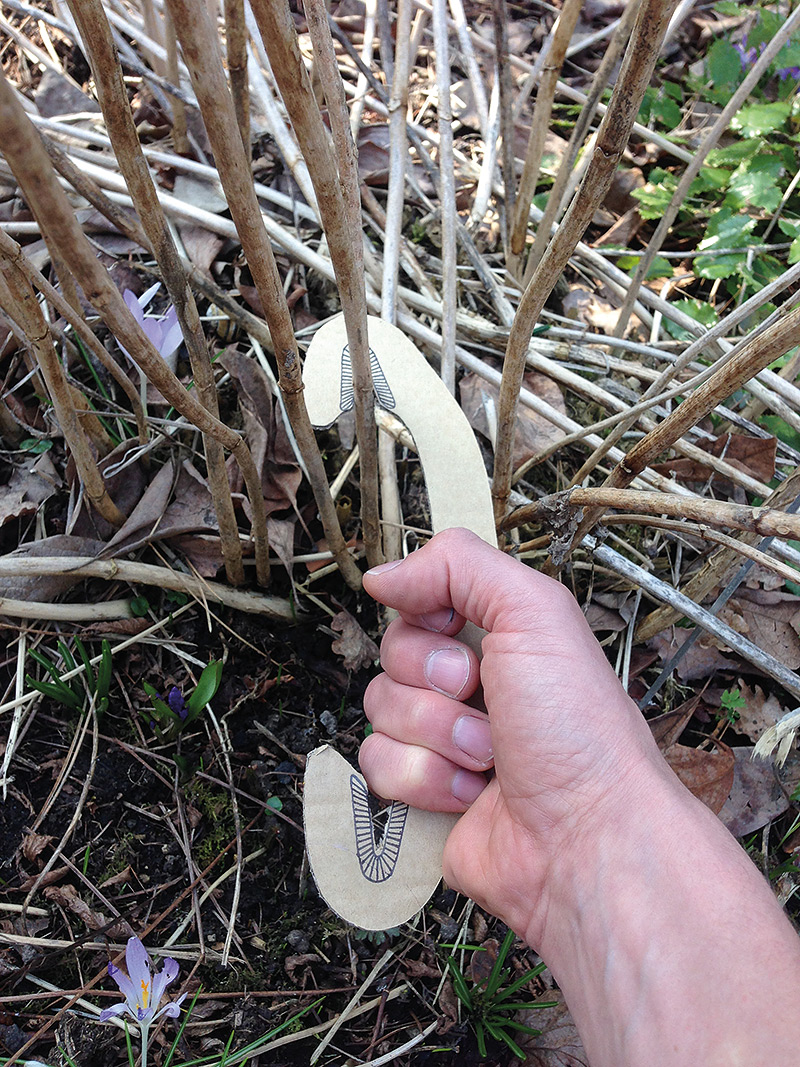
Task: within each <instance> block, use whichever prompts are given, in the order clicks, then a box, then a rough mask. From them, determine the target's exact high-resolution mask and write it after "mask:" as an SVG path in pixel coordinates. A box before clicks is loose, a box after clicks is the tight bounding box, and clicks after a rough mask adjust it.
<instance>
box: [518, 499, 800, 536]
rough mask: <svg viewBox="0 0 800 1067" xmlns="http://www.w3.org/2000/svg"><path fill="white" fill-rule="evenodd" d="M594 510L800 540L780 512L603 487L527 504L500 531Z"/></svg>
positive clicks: (796, 519) (797, 526) (796, 527)
mask: <svg viewBox="0 0 800 1067" xmlns="http://www.w3.org/2000/svg"><path fill="white" fill-rule="evenodd" d="M593 507H600V508H614V509H615V510H617V511H640V512H644V513H645V514H651V515H665V516H667V517H669V518H684V519H691V520H693V521H694V522H700V523H706V524H708V525H710V526H720V527H723V528H727V529H730V530H744V531H746V532H748V533H754V534H758V535H759V536H760V537H793V538H795V539H798V538H800V516H798V515H792V514H789V513H787V512H785V511H779V510H778V509H777V508H765V507H748V506H747V505H746V504H731V503H729V502H728V501H725V500H701V499H698V498H692V497H680V498H676V497H674V496H669V495H667V494H666V493H646V492H641V491H637V490H633V489H611V488H606V487H603V486H600V487H597V488H588V489H581V488H577V487H576V488H573V489H567V490H565V491H564V492H563V493H553V494H552V495H551V496H546V497H542V499H541V500H538V501H536V502H535V503H533V504H525V505H523V506H522V507H520V508H516V509H515V510H514V511H512V512H511V514H510V515H508V516H506V518H505V520H504V521H503V522H502V523H501V525H500V529H501V530H512V529H513V528H514V527H515V526H522V525H523V524H528V523H536V522H543V521H546V519H547V516H548V515H552V514H553V510H554V509H559V510H560V509H562V508H563V509H569V508H593Z"/></svg>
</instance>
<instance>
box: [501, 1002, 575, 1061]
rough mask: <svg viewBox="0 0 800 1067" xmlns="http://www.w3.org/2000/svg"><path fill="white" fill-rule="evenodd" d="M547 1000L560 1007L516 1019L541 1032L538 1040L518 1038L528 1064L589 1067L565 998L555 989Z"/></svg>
mask: <svg viewBox="0 0 800 1067" xmlns="http://www.w3.org/2000/svg"><path fill="white" fill-rule="evenodd" d="M544 999H545V1000H546V1001H553V1000H554V1001H557V1003H556V1005H555V1007H553V1008H540V1009H533V1010H530V1011H523V1012H520V1013H519V1015H518V1016H517V1018H518V1019H519V1021H520V1022H521V1023H522V1024H523V1025H524V1026H530V1027H532V1028H533V1029H536V1030H541V1034H540V1035H539V1037H532V1036H528V1035H525V1034H520V1035H519V1037H517V1038H516V1040H517V1043H518V1044H519V1046H520V1048H521V1049H522V1050H523V1052H524V1053H525V1063H526V1064H527V1065H528V1067H590V1065H589V1059H588V1057H587V1055H586V1052H585V1050H584V1047H583V1042H582V1041H581V1039H580V1036H579V1034H578V1030H577V1027H576V1026H575V1023H574V1022H573V1021H572V1016H571V1015H570V1013H569V1008H568V1007H567V1003H566V1001H565V1000H564V996H563V994H562V993H561V992H560V991H559V990H557V989H555V990H553V991H552V992H548V993H547V994H546V995H545V998H544Z"/></svg>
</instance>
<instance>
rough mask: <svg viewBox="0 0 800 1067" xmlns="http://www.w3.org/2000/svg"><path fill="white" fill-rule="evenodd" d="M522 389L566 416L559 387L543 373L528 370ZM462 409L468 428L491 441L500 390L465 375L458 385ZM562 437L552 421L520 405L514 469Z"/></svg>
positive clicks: (490, 384)
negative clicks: (468, 424) (470, 427)
mask: <svg viewBox="0 0 800 1067" xmlns="http://www.w3.org/2000/svg"><path fill="white" fill-rule="evenodd" d="M523 386H524V388H526V389H529V390H530V391H531V392H532V393H534V394H535V395H536V396H538V397H540V398H541V399H542V400H545V401H546V402H547V403H548V404H549V405H550V406H551V407H552V408H554V409H555V410H556V411H558V412H560V413H561V414H562V415H565V414H566V411H567V409H566V405H565V403H564V397H563V395H562V393H561V390H560V388H559V387H558V385H557V384H556V383H555V382H554V381H553V380H552V379H551V378H548V377H547V376H546V375H544V374H538V373H537V372H536V371H528V373H527V374H526V375H525V378H524V380H523ZM459 392H460V396H461V410H462V411H463V412H464V414H465V415H466V416H467V419H468V420H469V423H470V426H472V428H473V430H476V431H477V432H478V433H479V434H481V435H482V436H483V437H488V438H489V439H490V440H491V439H492V438H493V436H494V435H493V433H490V431H489V427H490V424H492V425H494V424H496V416H497V409H498V404H499V396H500V390H499V388H498V386H496V385H495V384H494V383H493V382H487V381H486V380H485V379H483V378H480V377H478V375H477V374H467V375H465V377H464V378H462V379H461V382H460V383H459ZM563 436H564V432H563V430H559V428H558V427H557V426H554V425H553V424H552V422H548V420H547V419H546V418H544V416H543V415H538V414H537V413H536V412H535V411H531V409H530V408H526V407H522V406H521V405H520V407H519V409H518V413H517V429H516V432H515V434H514V466H515V467H518V466H519V465H520V464H521V463H524V462H525V461H526V460H528V459H530V458H531V456H535V455H536V453H537V452H541V451H542V449H543V448H547V447H548V445H551V444H555V443H556V441H560V440H561V438H562V437H563Z"/></svg>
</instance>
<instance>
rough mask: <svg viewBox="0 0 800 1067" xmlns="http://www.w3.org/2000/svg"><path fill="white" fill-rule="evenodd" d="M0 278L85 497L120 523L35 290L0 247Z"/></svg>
mask: <svg viewBox="0 0 800 1067" xmlns="http://www.w3.org/2000/svg"><path fill="white" fill-rule="evenodd" d="M0 278H2V282H3V285H2V289H0V302H2V305H3V307H4V310H5V311H6V312H7V314H8V315H10V316H11V318H13V319H14V321H15V322H16V323H17V325H18V326H19V328H20V329H21V330H23V331H24V333H25V336H26V338H27V342H28V346H29V348H30V351H31V353H32V355H33V358H34V360H35V361H36V364H37V366H38V368H39V370H40V371H41V373H42V376H43V378H44V380H45V383H46V385H47V391H48V393H49V394H50V399H51V400H52V402H53V408H54V409H55V413H56V419H57V422H58V425H59V427H60V429H61V432H62V433H63V434H64V440H65V441H66V443H67V447H68V448H69V450H70V453H71V454H72V458H73V459H74V460H75V466H76V467H77V469H78V474H79V476H80V479H81V481H82V482H83V488H84V492H85V494H86V498H87V500H89V502H90V503H91V505H92V506H93V507H94V508H95V509H96V511H97V512H98V514H99V515H102V517H103V518H104V519H105V520H106V522H110V523H111V525H112V526H117V527H119V526H122V524H123V522H124V521H125V516H124V515H123V514H122V512H121V511H120V510H119V508H118V507H117V505H116V504H115V503H114V501H113V500H112V499H111V497H110V496H109V495H108V491H107V489H106V486H105V482H104V481H103V476H102V474H101V473H100V471H99V469H98V467H97V461H96V460H95V457H94V455H93V454H92V451H91V449H90V447H89V442H88V441H87V439H86V436H85V435H84V432H83V430H82V429H81V425H80V421H79V419H78V414H77V412H76V410H75V405H74V403H73V395H72V391H71V388H70V385H69V382H68V381H67V376H66V374H65V373H64V368H63V366H62V365H61V360H60V359H59V358H58V354H57V352H56V350H55V348H54V347H53V341H52V338H51V337H50V330H49V328H48V325H47V323H46V322H45V319H44V315H43V314H42V309H41V308H40V307H39V302H38V300H37V299H36V294H35V293H34V291H33V289H32V288H31V286H30V283H29V281H28V279H27V278H26V277H25V275H24V274H23V273H22V271H21V270H20V268H19V266H18V264H17V262H16V261H15V260H13V259H9V258H7V257H6V255H5V252H4V251H3V250H0Z"/></svg>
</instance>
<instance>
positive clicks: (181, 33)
mask: <svg viewBox="0 0 800 1067" xmlns="http://www.w3.org/2000/svg"><path fill="white" fill-rule="evenodd" d="M168 8H169V11H170V14H171V16H172V20H173V22H174V24H175V27H176V30H177V33H178V38H179V40H180V42H181V47H182V49H183V54H184V58H185V59H186V62H187V65H188V66H189V69H190V73H191V79H192V87H193V89H194V92H195V95H196V97H197V100H198V103H199V105H200V110H201V113H202V115H203V121H204V122H205V126H206V131H207V133H208V137H209V140H210V142H211V145H212V148H213V151H214V157H215V159H216V162H217V166H218V168H219V176H220V180H221V182H222V186H223V189H224V190H225V197H226V199H227V201H228V206H229V207H230V210H231V215H232V216H233V220H234V223H235V225H236V231H237V234H238V237H239V240H240V241H241V244H242V250H243V251H244V254H245V256H246V258H247V262H248V265H249V267H250V270H251V273H252V275H253V281H254V283H255V286H256V289H257V290H258V293H259V296H260V297H261V304H262V307H263V308H264V313H265V317H266V319H267V325H268V327H269V331H270V335H271V337H272V345H273V349H274V351H275V356H276V359H277V364H278V375H279V385H280V388H281V391H282V393H283V397H284V403H285V405H286V411H287V413H288V416H289V420H290V422H291V424H292V429H293V431H294V434H295V437H296V439H297V444H298V447H299V448H300V451H301V453H302V455H303V459H304V462H305V465H306V468H307V470H308V473H309V480H310V482H311V487H312V490H313V492H314V498H315V500H316V502H317V507H318V508H319V512H320V518H321V520H322V525H323V527H324V529H325V536H326V538H327V540H328V544H329V546H330V548H331V551H332V552H333V554H334V557H335V559H336V561H337V563H338V564H339V566H340V568H341V570H342V574H343V575H344V577H345V580H346V581H347V583H348V585H350V586H352V587H353V588H360V584H361V573H360V571H359V570H358V567H356V565H355V563H353V561H352V559H351V558H350V556H349V554H348V552H347V548H346V546H345V542H344V537H343V536H342V531H341V528H340V526H339V521H338V519H337V517H336V509H335V507H334V505H333V502H332V501H331V499H330V494H329V493H328V485H327V477H326V474H325V468H324V465H323V462H322V457H321V455H320V452H319V448H318V446H317V442H316V438H315V437H314V431H313V429H312V427H311V422H310V420H309V417H308V411H307V410H306V405H305V401H304V400H303V380H302V374H301V369H300V356H299V352H298V349H297V343H296V341H295V337H294V329H293V327H292V320H291V316H290V314H289V309H288V307H287V305H286V298H285V296H284V293H283V284H282V282H281V278H280V274H279V273H278V268H277V265H276V263H275V256H274V255H273V252H272V248H271V246H270V243H269V239H268V237H267V234H266V231H265V229H264V222H263V221H262V217H261V212H260V210H259V207H258V201H257V200H256V195H255V191H254V189H253V180H252V176H251V173H250V165H249V162H248V160H247V158H246V156H245V154H244V149H243V147H242V141H241V137H240V135H239V128H238V126H237V125H236V115H235V112H234V108H233V101H232V99H231V96H230V93H229V91H228V86H227V83H226V81H225V74H224V72H223V69H222V57H221V54H220V51H219V45H218V43H217V39H216V33H215V28H214V25H213V24H212V22H211V20H210V19H209V18H208V15H207V12H206V10H205V8H204V7H203V6H202V5H200V7H196V6H195V5H192V4H191V3H189V0H168ZM162 392H163V390H162ZM193 421H194V420H193ZM242 472H243V474H244V467H243V468H242ZM245 479H246V475H245ZM262 511H263V509H261V508H256V509H254V521H255V514H256V512H258V513H261V512H262ZM259 521H263V525H264V534H265V540H264V545H265V546H266V520H265V519H264V516H263V514H259Z"/></svg>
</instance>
